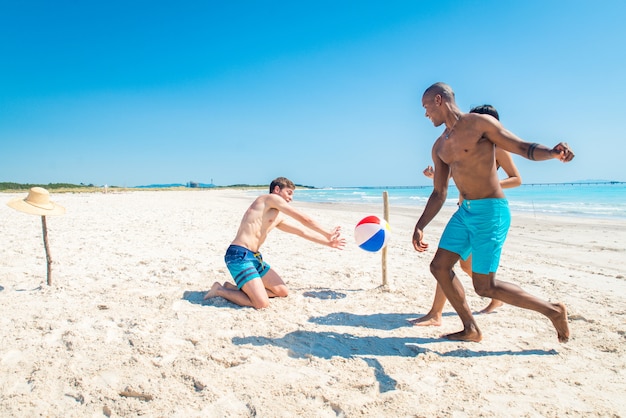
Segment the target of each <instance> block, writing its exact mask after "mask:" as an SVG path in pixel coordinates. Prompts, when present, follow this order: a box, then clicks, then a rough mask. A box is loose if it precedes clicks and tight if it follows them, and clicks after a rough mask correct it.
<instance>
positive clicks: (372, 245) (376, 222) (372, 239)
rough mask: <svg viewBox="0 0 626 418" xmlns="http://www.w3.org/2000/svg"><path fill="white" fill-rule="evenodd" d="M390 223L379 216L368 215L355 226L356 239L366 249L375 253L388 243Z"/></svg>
mask: <svg viewBox="0 0 626 418" xmlns="http://www.w3.org/2000/svg"><path fill="white" fill-rule="evenodd" d="M389 232H390V228H389V224H388V223H387V221H386V220H384V219H381V218H379V217H378V216H366V217H365V218H363V219H361V220H360V221H359V223H358V224H356V227H355V228H354V239H355V240H356V243H357V245H358V246H359V247H360V248H362V249H364V250H365V251H370V252H373V253H375V252H376V251H378V250H380V249H382V248H383V247H384V246H385V245H387V239H389Z"/></svg>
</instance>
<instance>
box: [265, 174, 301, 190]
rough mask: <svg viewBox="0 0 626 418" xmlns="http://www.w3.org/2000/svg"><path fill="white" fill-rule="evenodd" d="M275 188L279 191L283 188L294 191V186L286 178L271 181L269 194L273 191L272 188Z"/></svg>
mask: <svg viewBox="0 0 626 418" xmlns="http://www.w3.org/2000/svg"><path fill="white" fill-rule="evenodd" d="M276 186H278V187H279V188H280V190H282V189H284V188H285V187H286V188H288V189H292V190H295V189H296V185H295V184H294V183H293V181H291V180H289V179H288V178H287V177H277V178H275V179H274V180H272V182H271V183H270V193H272V192H273V191H274V188H275V187H276Z"/></svg>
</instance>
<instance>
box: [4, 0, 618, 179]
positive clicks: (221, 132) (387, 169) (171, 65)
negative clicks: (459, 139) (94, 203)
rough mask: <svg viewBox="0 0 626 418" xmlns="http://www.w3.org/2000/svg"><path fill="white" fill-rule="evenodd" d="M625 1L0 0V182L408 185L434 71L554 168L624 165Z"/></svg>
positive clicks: (593, 174)
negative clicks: (539, 147) (540, 149)
mask: <svg viewBox="0 0 626 418" xmlns="http://www.w3.org/2000/svg"><path fill="white" fill-rule="evenodd" d="M625 21H626V2H624V1H623V0H607V1H604V0H603V1H596V2H592V1H587V0H585V1H582V0H568V1H565V0H563V1H561V0H554V1H536V0H529V1H501V0H498V1H490V0H486V1H445V0H442V1H419V0H411V1H388V2H381V1H367V0H362V1H343V2H342V1H326V0H320V1H301V2H300V1H266V2H261V1H258V2H257V1H236V0H235V1H231V2H212V1H195V2H192V1H185V0H182V1H178V2H159V1H116V0H112V1H106V2H88V1H71V2H70V1H55V2H51V1H29V0H24V1H15V2H8V1H4V2H2V3H1V4H0V57H1V58H0V59H1V61H2V62H1V65H0V182H1V181H12V182H19V183H43V184H47V183H57V182H67V183H76V184H78V183H85V184H90V183H92V184H96V185H103V184H109V185H117V186H136V185H145V184H154V183H186V182H188V181H197V182H202V183H210V182H213V183H215V184H217V185H230V184H237V183H247V184H267V183H269V182H270V181H271V180H272V179H273V178H275V177H277V176H287V177H289V178H291V179H292V180H294V181H295V182H296V183H297V184H305V185H312V186H317V187H323V186H355V185H368V186H386V185H388V186H394V185H395V186H407V185H427V184H429V180H428V179H426V178H425V177H424V176H423V175H422V174H421V172H422V169H423V168H424V167H425V166H426V165H428V164H430V163H431V154H430V150H431V146H432V143H433V141H434V139H435V138H436V137H437V136H438V135H439V134H440V132H441V131H442V130H443V127H439V128H435V127H433V126H432V124H431V122H430V121H429V120H428V119H427V118H425V117H424V110H423V108H422V107H421V95H422V93H423V91H424V89H425V88H427V87H428V86H429V85H431V84H432V83H434V82H437V81H444V82H447V83H448V84H450V85H451V86H452V87H453V88H454V90H455V92H456V96H457V102H458V104H459V106H460V107H461V108H462V109H464V110H469V108H470V107H471V106H474V105H478V104H482V103H490V104H492V105H494V106H496V107H497V108H498V110H499V111H500V115H501V120H502V122H503V123H504V125H505V126H506V127H507V128H509V129H510V130H511V131H513V132H515V133H516V134H517V135H519V136H520V137H522V138H523V139H525V140H528V141H530V142H539V143H542V144H545V145H549V146H553V145H555V144H556V143H557V142H559V141H566V142H568V143H569V144H570V146H571V147H572V148H573V150H574V152H575V153H576V158H575V159H574V160H573V161H572V162H571V163H569V164H562V163H560V162H558V161H556V160H554V161H546V162H529V161H526V160H524V159H523V158H521V157H515V161H516V163H517V165H518V167H519V169H520V172H521V174H522V178H523V180H524V182H525V183H541V182H565V181H576V180H582V179H608V180H619V181H626V170H624V168H623V165H622V164H623V163H622V161H623V158H624V157H623V153H624V151H625V150H626V147H625V145H624V142H625V137H626V134H625V133H624V132H625V129H624V127H623V125H622V123H621V122H622V121H623V120H624V118H625V116H624V112H625V108H624V107H625V106H624V97H625V96H626V76H625V75H624V74H625V71H626V70H625V69H626V53H625V52H624V51H625V46H624V45H626V25H625V24H624V22H625Z"/></svg>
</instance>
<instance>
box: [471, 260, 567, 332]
mask: <svg viewBox="0 0 626 418" xmlns="http://www.w3.org/2000/svg"><path fill="white" fill-rule="evenodd" d="M472 281H473V283H474V289H475V290H476V293H478V294H479V295H480V296H484V297H490V298H492V299H497V300H501V301H502V302H504V303H508V304H510V305H513V306H518V307H520V308H524V309H529V310H532V311H535V312H539V313H541V314H543V315H545V316H547V317H548V318H549V319H550V321H552V324H553V325H554V328H555V329H556V332H557V336H558V339H559V341H560V342H567V340H568V339H569V326H568V324H567V309H566V308H565V305H564V304H562V303H551V302H548V301H545V300H543V299H540V298H538V297H536V296H533V295H531V294H530V293H528V292H526V291H525V290H524V289H522V288H521V287H519V286H517V285H515V284H513V283H509V282H504V281H502V280H496V274H495V273H489V274H480V273H476V272H474V273H473V275H472Z"/></svg>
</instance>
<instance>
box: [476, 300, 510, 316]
mask: <svg viewBox="0 0 626 418" xmlns="http://www.w3.org/2000/svg"><path fill="white" fill-rule="evenodd" d="M502 305H504V302H502V301H501V300H498V299H491V302H489V305H487V307H485V308H484V309H483V310H482V311H480V312H478V313H479V314H488V313H491V312H493V311H495V310H496V309H498V308H499V307H500V306H502Z"/></svg>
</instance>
